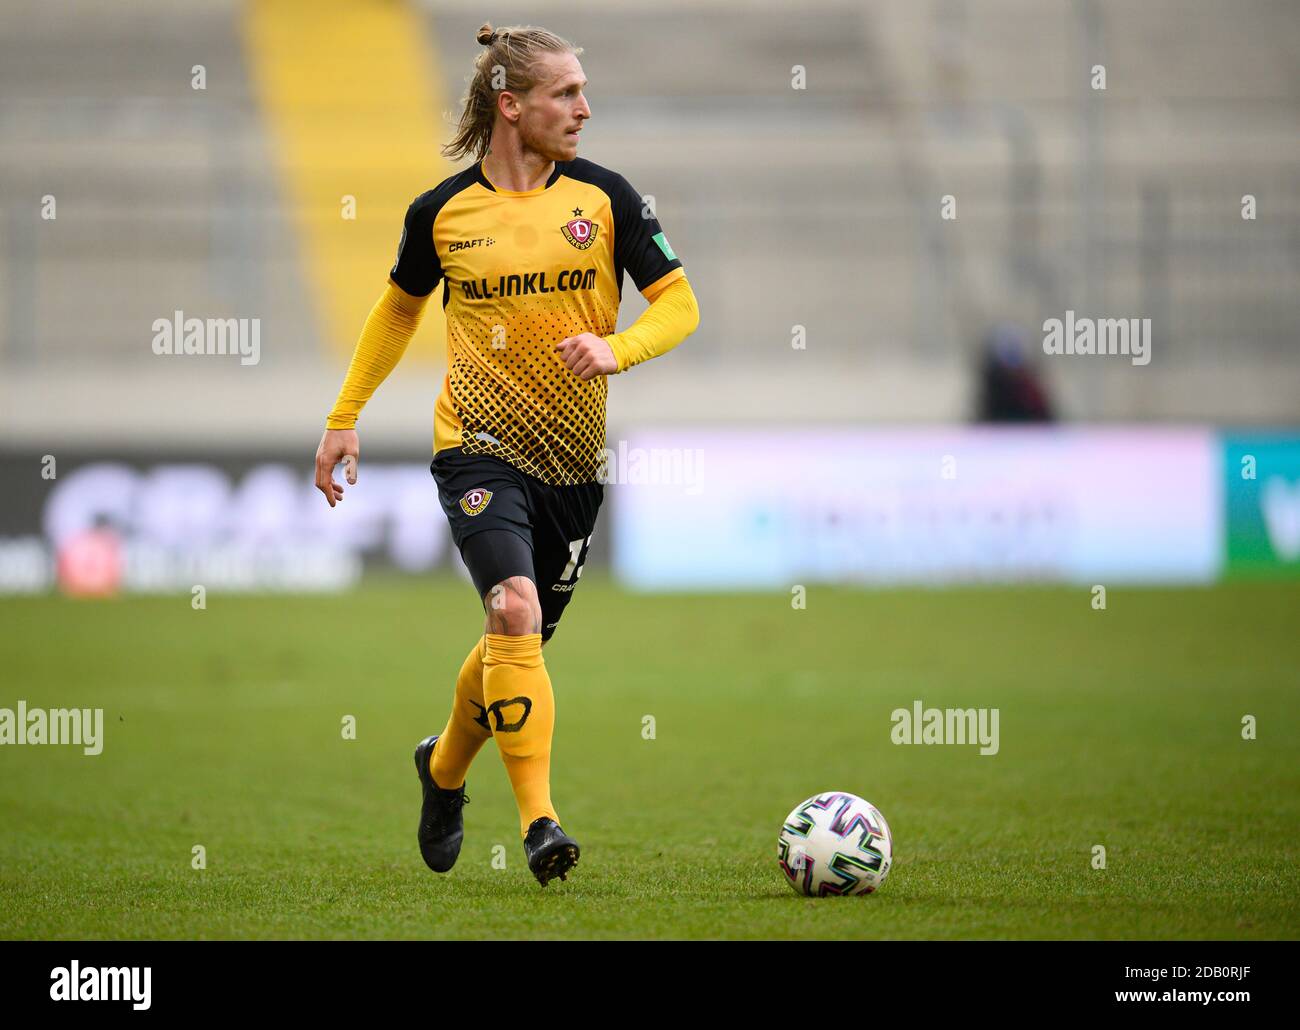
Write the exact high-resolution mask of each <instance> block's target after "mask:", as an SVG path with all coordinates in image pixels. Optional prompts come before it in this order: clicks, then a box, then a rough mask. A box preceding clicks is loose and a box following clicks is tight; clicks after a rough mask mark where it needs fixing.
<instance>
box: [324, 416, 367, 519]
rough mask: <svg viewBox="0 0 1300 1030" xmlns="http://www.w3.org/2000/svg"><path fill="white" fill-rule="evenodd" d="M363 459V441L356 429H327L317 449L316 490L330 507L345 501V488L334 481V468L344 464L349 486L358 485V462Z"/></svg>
mask: <svg viewBox="0 0 1300 1030" xmlns="http://www.w3.org/2000/svg"><path fill="white" fill-rule="evenodd" d="M360 457H361V441H360V440H358V439H357V431H356V430H355V429H327V430H325V435H324V436H322V437H321V438H320V446H319V447H317V448H316V489H317V490H319V491H320V492H321V493H323V494H324V495H325V500H327V501H329V502H330V507H331V508H333V507H334V505H336V504H338V502H339V501H341V500H343V487H341V486H339V484H338V483H336V482H335V481H334V466H335V465H337V464H338V463H339V462H340V461H341V462H343V472H344V474H345V475H346V476H347V481H348V485H349V486H354V485H356V481H357V461H358V460H359V459H360Z"/></svg>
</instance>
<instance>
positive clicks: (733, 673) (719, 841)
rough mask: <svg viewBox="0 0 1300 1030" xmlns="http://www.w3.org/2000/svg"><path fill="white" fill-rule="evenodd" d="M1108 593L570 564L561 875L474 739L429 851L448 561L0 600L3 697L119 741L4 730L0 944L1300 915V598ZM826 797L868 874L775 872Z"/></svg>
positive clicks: (938, 933)
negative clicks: (195, 603) (760, 582)
mask: <svg viewBox="0 0 1300 1030" xmlns="http://www.w3.org/2000/svg"><path fill="white" fill-rule="evenodd" d="M1107 600H1108V607H1107V610H1105V611H1094V610H1093V609H1092V607H1091V604H1090V601H1091V595H1090V592H1089V591H1088V590H1086V589H1063V588H1036V589H1016V590H1012V589H960V590H951V591H924V590H916V591H879V592H859V591H852V590H846V589H829V588H817V587H812V588H810V589H809V593H808V604H807V609H806V610H804V611H795V610H792V608H791V604H790V595H789V594H788V593H782V592H776V593H773V594H770V595H756V594H745V595H716V596H697V595H692V596H660V597H644V596H636V595H630V594H626V593H624V592H621V591H619V590H617V589H616V588H615V587H614V586H613V585H611V584H610V583H609V582H608V581H602V580H601V579H599V578H598V577H596V576H595V575H590V576H589V577H587V578H584V580H583V583H582V586H581V588H580V590H579V591H578V593H577V595H576V597H575V601H574V603H573V605H572V606H571V608H570V610H569V612H568V614H567V615H566V617H565V620H564V623H563V624H562V626H561V627H560V630H559V633H558V635H557V637H556V638H555V640H554V641H553V642H552V643H551V644H549V645H548V646H547V649H546V659H547V665H548V667H549V669H550V672H551V678H552V681H553V683H554V685H555V690H556V698H557V712H558V721H557V731H556V741H555V750H554V756H553V767H552V790H553V796H554V798H555V802H556V806H557V808H558V810H559V813H560V816H561V818H562V820H563V823H564V826H565V828H566V829H567V830H568V831H569V832H570V833H572V834H573V835H574V836H575V837H577V838H578V840H579V841H580V842H581V843H582V846H583V853H582V861H581V862H580V863H579V865H578V867H577V869H576V870H575V871H574V873H573V875H571V876H570V878H569V880H568V881H567V882H565V883H559V882H556V883H554V884H552V885H551V886H550V887H548V888H546V889H545V890H543V889H541V888H540V887H538V885H537V884H536V882H535V881H533V880H532V879H531V878H530V877H529V875H528V872H527V868H526V866H525V864H524V861H523V851H522V848H521V846H520V840H519V834H518V820H517V815H516V811H515V807H514V802H513V800H512V798H511V795H510V791H509V784H508V782H507V780H506V776H505V771H504V769H503V767H502V765H501V761H500V758H499V757H498V755H497V753H496V749H495V747H494V745H492V744H491V743H489V744H488V745H487V747H485V749H484V750H483V752H482V753H481V754H480V756H479V759H478V761H477V763H476V765H475V766H474V768H473V769H472V770H471V772H470V776H469V784H468V792H469V794H470V795H471V797H472V799H473V800H472V803H471V804H470V805H469V806H468V807H467V808H466V809H465V816H466V839H465V846H464V850H463V851H462V852H461V857H460V862H459V864H458V865H457V866H456V868H455V869H454V870H453V872H452V873H450V874H448V875H445V876H437V875H435V874H433V873H431V872H429V871H428V870H427V869H426V868H425V866H424V864H423V863H422V862H421V860H420V855H419V852H418V849H417V847H416V843H415V825H416V820H417V816H418V811H419V787H418V785H417V782H416V777H415V771H414V769H413V767H412V763H411V751H412V748H413V747H414V745H415V743H416V742H417V741H418V740H419V739H420V738H421V737H423V736H425V735H426V734H428V733H431V732H437V731H439V730H441V729H442V726H443V724H444V721H445V718H446V715H447V708H448V704H449V701H450V698H451V692H452V686H453V682H454V680H453V677H454V675H455V673H456V671H457V669H458V668H459V664H460V661H461V659H462V658H463V656H464V654H465V653H466V652H467V651H468V649H469V646H470V645H471V643H472V642H473V641H474V640H475V639H476V638H477V635H478V633H479V632H480V629H481V617H480V616H478V615H477V614H476V613H475V605H474V600H473V597H472V594H471V591H470V589H469V587H468V586H467V585H465V584H464V583H461V582H458V581H454V580H435V581H428V580H426V581H423V582H419V583H413V582H377V583H373V584H371V585H368V586H366V587H365V588H363V589H360V590H358V591H357V592H355V593H349V594H346V595H341V596H332V597H314V598H304V597H252V598H250V597H226V596H221V595H219V594H210V595H209V596H208V599H207V610H205V611H194V610H193V609H192V608H191V606H190V599H189V598H188V597H164V598H136V599H123V600H115V601H109V602H93V601H92V602H86V601H80V602H77V601H69V600H63V599H58V598H42V599H9V600H5V601H3V602H0V661H2V662H3V666H2V668H3V670H4V675H3V681H4V690H3V693H2V694H0V707H8V708H14V707H15V706H16V704H17V701H18V700H19V699H20V698H22V699H24V700H26V701H27V703H28V705H29V707H46V708H55V707H69V706H86V707H102V708H104V710H105V738H106V739H105V745H104V751H103V754H102V755H100V756H98V757H93V758H90V757H84V756H82V755H81V751H80V749H79V748H74V747H53V746H45V747H35V746H21V747H20V746H4V747H0V818H2V819H3V833H0V936H3V937H6V938H11V937H20V938H31V937H40V938H45V937H54V938H83V937H84V938H140V937H146V938H155V937H161V938H172V937H177V938H231V937H233V938H245V937H260V938H265V937H272V938H286V937H287V938H298V937H309V938H318V937H324V938H389V937H401V938H424V937H455V938H463V937H486V938H518V937H526V938H542V937H545V938H569V937H599V938H623V937H647V938H692V937H705V938H735V937H744V938H771V937H776V938H898V937H947V938H965V937H994V938H1003V937H1033V938H1092V937H1100V938H1133V937H1142V938H1145V937H1155V938H1202V937H1205V938H1275V937H1286V938H1294V937H1296V936H1297V932H1298V931H1300V900H1298V898H1300V889H1298V888H1300V872H1298V871H1297V870H1298V869H1300V843H1298V841H1300V837H1298V836H1297V830H1298V829H1300V680H1298V679H1297V676H1298V675H1300V672H1298V670H1300V633H1297V632H1296V616H1297V612H1300V590H1298V589H1297V587H1295V586H1292V585H1288V584H1262V585H1233V586H1227V587H1221V588H1214V589H1204V590H1124V589H1121V588H1118V587H1115V588H1112V589H1111V590H1110V593H1109V597H1108V599H1107ZM915 699H921V700H922V701H924V703H925V704H926V706H934V707H940V708H942V707H997V708H999V709H1000V712H1001V720H1000V736H1001V741H1000V743H1001V749H1000V752H999V753H998V754H997V755H995V756H989V757H981V756H980V755H978V754H977V751H976V749H975V748H974V747H971V746H966V747H959V746H928V747H927V746H897V745H894V744H892V743H891V742H890V729H891V722H890V713H891V711H893V710H894V709H895V708H900V707H903V708H906V707H910V706H911V703H912V701H913V700H915ZM1247 714H1250V715H1253V716H1255V717H1256V719H1257V720H1258V724H1257V725H1258V730H1257V732H1258V738H1257V739H1256V740H1253V741H1252V740H1243V739H1242V732H1241V725H1242V717H1243V716H1244V715H1247ZM345 715H352V716H354V717H355V718H356V724H357V739H356V740H355V741H347V740H344V739H343V738H342V734H341V725H342V719H343V717H344V716H345ZM647 715H651V716H653V717H654V719H655V730H656V735H655V739H653V740H647V739H643V736H642V727H643V718H644V717H645V716H647ZM831 789H837V790H848V791H852V792H854V793H858V794H861V795H863V796H864V797H866V798H867V799H868V800H870V801H872V802H873V803H875V804H876V805H878V806H879V807H880V809H881V810H882V811H883V812H884V813H885V815H886V817H887V818H888V819H889V821H890V823H891V826H892V828H893V832H894V838H895V864H894V867H893V869H892V871H891V873H890V875H889V879H888V881H887V882H886V883H885V885H884V887H883V888H882V889H881V890H880V891H879V892H878V893H876V894H874V895H871V896H866V897H859V898H829V899H822V900H815V901H814V900H808V899H804V898H800V897H797V896H796V895H795V894H794V893H793V892H792V891H791V890H790V888H789V887H788V886H787V885H786V883H785V881H784V879H783V878H782V876H781V874H780V872H779V871H778V869H777V866H776V862H775V842H776V835H777V832H778V830H779V829H780V825H781V821H782V819H783V818H784V816H785V815H786V813H787V812H788V811H789V810H790V809H791V808H792V807H793V806H794V805H795V804H797V803H798V802H799V801H801V800H803V799H804V798H806V797H808V796H809V795H811V794H814V793H817V792H819V791H823V790H831ZM196 844H199V845H202V846H203V847H204V848H205V849H206V854H207V868H206V869H205V870H201V871H200V870H195V869H192V868H191V849H192V848H193V847H194V845H196ZM1097 844H1101V845H1104V847H1105V848H1106V850H1107V856H1106V858H1107V862H1106V865H1107V867H1106V868H1105V869H1104V870H1097V869H1093V868H1092V861H1091V860H1092V848H1093V846H1094V845H1097ZM498 845H499V846H500V847H499V848H497V847H496V846H498ZM494 848H496V852H497V853H499V854H503V855H504V859H505V868H497V867H496V866H495V865H494V862H493V855H494ZM498 864H499V863H498Z"/></svg>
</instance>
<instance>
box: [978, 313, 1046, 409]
mask: <svg viewBox="0 0 1300 1030" xmlns="http://www.w3.org/2000/svg"><path fill="white" fill-rule="evenodd" d="M976 418H977V419H978V420H979V421H980V422H1051V421H1053V415H1052V407H1051V402H1050V401H1049V400H1048V398H1047V388H1046V387H1045V386H1044V385H1043V382H1042V380H1041V379H1040V378H1039V376H1038V373H1037V372H1036V371H1035V370H1034V368H1033V367H1032V366H1031V365H1030V364H1029V348H1028V346H1027V343H1026V336H1025V333H1024V331H1023V330H1022V329H1020V328H1019V327H1018V326H1013V325H1006V324H1003V325H997V326H994V327H993V329H992V330H990V331H989V334H988V335H987V336H986V337H985V339H984V345H983V347H982V353H981V366H980V370H979V403H978V406H977V411H976Z"/></svg>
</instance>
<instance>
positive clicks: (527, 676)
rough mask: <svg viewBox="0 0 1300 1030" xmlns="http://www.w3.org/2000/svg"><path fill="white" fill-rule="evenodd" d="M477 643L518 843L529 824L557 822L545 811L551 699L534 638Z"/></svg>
mask: <svg viewBox="0 0 1300 1030" xmlns="http://www.w3.org/2000/svg"><path fill="white" fill-rule="evenodd" d="M483 639H484V640H485V641H486V653H485V655H484V658H483V700H484V703H485V704H486V705H487V713H488V723H489V726H490V728H491V730H492V736H493V737H495V738H496V742H497V750H498V751H500V752H501V761H502V762H503V763H504V764H505V767H506V774H507V775H508V776H509V777H510V785H511V787H513V788H514V792H515V804H516V805H518V806H519V827H520V829H519V835H520V836H521V837H522V836H524V835H525V834H527V832H528V826H529V824H530V823H531V822H532V821H533V820H534V819H540V818H541V817H542V816H547V817H549V818H551V819H554V820H555V821H556V822H559V821H560V817H559V816H558V815H556V814H555V809H554V808H552V807H551V734H552V733H553V732H554V730H555V695H554V693H552V691H551V677H550V676H549V675H547V672H546V664H545V662H544V661H543V660H542V635H541V634H540V633H529V634H527V635H525V636H521V637H510V636H505V635H503V634H497V633H487V634H485V635H484V637H483Z"/></svg>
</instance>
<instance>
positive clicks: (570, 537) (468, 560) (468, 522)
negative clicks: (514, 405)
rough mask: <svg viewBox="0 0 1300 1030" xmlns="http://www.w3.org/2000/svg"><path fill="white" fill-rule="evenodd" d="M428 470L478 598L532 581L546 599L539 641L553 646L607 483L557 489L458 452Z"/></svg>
mask: <svg viewBox="0 0 1300 1030" xmlns="http://www.w3.org/2000/svg"><path fill="white" fill-rule="evenodd" d="M429 470H430V471H431V472H432V473H433V478H434V481H435V482H436V483H437V484H438V500H439V501H440V502H441V503H442V510H443V511H444V512H446V513H447V521H448V522H449V523H450V524H451V537H452V539H453V540H454V541H455V542H456V547H457V549H458V550H459V551H460V555H461V558H462V559H463V560H464V562H465V567H466V568H468V569H469V574H470V577H471V578H472V579H473V580H474V588H475V589H476V590H477V591H478V595H479V598H480V599H482V598H483V597H484V595H485V594H487V593H488V591H490V590H491V589H492V587H494V586H495V585H496V584H497V583H500V582H501V581H502V580H505V579H509V578H510V577H511V576H527V577H528V578H529V579H531V580H532V581H533V583H534V584H535V585H536V586H537V596H538V599H539V600H540V601H541V606H542V640H543V641H545V640H549V639H550V638H551V635H552V634H553V633H554V632H555V627H556V626H558V625H559V623H560V616H561V615H562V614H563V613H564V608H565V606H566V605H567V604H568V603H569V598H570V597H572V596H573V590H574V588H575V587H576V586H577V585H578V577H579V576H580V575H582V566H583V563H584V562H585V561H586V560H587V548H588V546H589V545H590V544H591V534H592V531H593V530H594V529H595V527H596V513H597V512H598V511H599V510H600V502H601V500H602V499H603V497H604V492H605V488H604V485H603V484H602V483H579V484H577V485H575V486H552V485H551V484H549V483H543V482H542V481H541V480H540V479H537V478H536V477H534V476H530V475H528V473H526V472H522V471H520V470H519V469H517V468H515V467H514V466H513V465H511V464H509V463H508V462H505V461H502V460H501V459H500V458H494V457H492V456H491V455H487V454H465V453H464V452H463V451H462V450H461V449H460V448H459V447H449V448H446V449H444V450H441V451H439V452H438V453H437V454H435V455H434V456H433V462H432V463H431V464H430V466H429ZM485 534H486V535H485Z"/></svg>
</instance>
